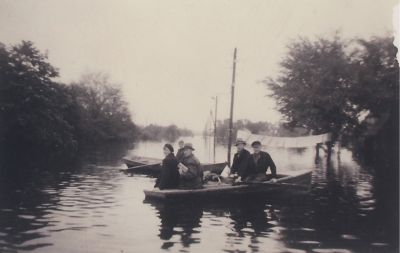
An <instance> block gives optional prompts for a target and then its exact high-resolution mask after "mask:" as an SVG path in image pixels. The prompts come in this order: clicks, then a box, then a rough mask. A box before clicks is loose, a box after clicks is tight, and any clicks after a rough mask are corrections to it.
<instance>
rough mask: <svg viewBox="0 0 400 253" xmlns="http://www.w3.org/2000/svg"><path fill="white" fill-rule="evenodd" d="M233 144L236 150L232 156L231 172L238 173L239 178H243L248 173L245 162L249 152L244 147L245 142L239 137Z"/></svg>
mask: <svg viewBox="0 0 400 253" xmlns="http://www.w3.org/2000/svg"><path fill="white" fill-rule="evenodd" d="M235 146H236V148H237V152H236V154H235V155H234V156H233V163H232V167H231V174H234V175H238V176H239V177H240V178H241V179H245V178H246V176H247V175H248V170H247V167H248V166H247V163H248V160H249V157H250V152H249V151H247V150H246V149H245V148H244V147H245V146H246V142H245V141H244V140H242V139H240V138H239V139H237V140H236V143H235Z"/></svg>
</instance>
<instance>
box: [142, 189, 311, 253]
mask: <svg viewBox="0 0 400 253" xmlns="http://www.w3.org/2000/svg"><path fill="white" fill-rule="evenodd" d="M266 197H267V198H265V197H264V198H263V197H257V198H248V197H243V196H241V197H238V198H237V199H229V200H225V201H205V200H202V201H196V202H194V201H184V202H177V201H168V202H166V201H164V202H157V201H149V200H145V201H144V203H146V204H148V205H151V206H153V207H154V208H155V209H156V211H157V215H158V218H159V219H160V223H159V224H160V225H159V238H160V239H161V240H162V245H161V248H162V249H171V248H173V247H178V248H179V247H183V248H190V247H193V246H194V245H195V244H200V243H202V244H203V245H204V243H207V244H210V245H214V244H218V243H220V244H221V250H224V251H226V252H231V251H232V252H236V250H237V248H238V247H239V248H240V247H242V248H243V249H248V247H249V248H252V249H253V250H255V251H256V249H258V248H259V247H260V244H261V243H263V242H262V240H260V239H262V238H264V239H268V237H271V239H272V238H274V237H275V235H274V234H275V233H276V232H277V231H278V230H276V229H274V227H276V228H279V226H277V224H278V221H279V219H280V218H279V214H278V213H277V212H276V210H275V208H274V204H271V203H273V202H277V203H279V202H282V201H288V198H289V199H292V197H289V196H288V195H280V196H270V195H267V196H266ZM298 197H299V196H297V198H298ZM302 197H306V195H303V194H302ZM289 201H290V200H289ZM278 212H279V211H278ZM223 217H225V219H226V220H223V219H222V218H223ZM203 223H204V224H203ZM218 227H225V229H226V228H228V230H229V232H226V236H225V237H224V238H223V240H222V241H220V242H215V241H207V242H204V241H203V242H202V241H201V240H210V237H211V240H213V239H215V240H216V241H218V240H221V239H222V238H221V235H220V234H219V236H218V237H216V238H212V236H208V237H207V238H204V234H205V233H204V232H207V233H210V234H211V235H212V234H213V233H214V232H218V229H217V228H218ZM213 230H215V231H213ZM271 235H272V236H271ZM217 238H218V239H217ZM247 240H248V241H249V245H245V244H243V243H246V241H247ZM270 242H272V241H270ZM272 244H276V242H273V243H272ZM279 244H280V246H279V247H277V249H278V248H280V249H282V245H281V243H279ZM174 249H175V248H174Z"/></svg>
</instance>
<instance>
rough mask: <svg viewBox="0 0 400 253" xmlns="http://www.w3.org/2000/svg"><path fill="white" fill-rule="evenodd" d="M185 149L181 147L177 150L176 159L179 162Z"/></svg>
mask: <svg viewBox="0 0 400 253" xmlns="http://www.w3.org/2000/svg"><path fill="white" fill-rule="evenodd" d="M183 150H184V148H180V149H178V152H176V159H177V160H178V162H180V161H182V158H183Z"/></svg>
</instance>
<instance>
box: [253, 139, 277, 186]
mask: <svg viewBox="0 0 400 253" xmlns="http://www.w3.org/2000/svg"><path fill="white" fill-rule="evenodd" d="M251 147H252V148H253V151H254V152H253V154H252V155H251V156H250V158H249V160H248V171H249V175H248V176H247V177H246V181H255V182H262V181H267V180H270V179H273V181H275V178H276V166H275V163H274V161H273V160H272V158H271V156H270V155H269V154H268V153H267V152H264V151H261V142H259V141H255V142H253V143H252V144H251ZM268 168H269V169H270V170H271V174H269V175H267V174H266V173H267V170H268Z"/></svg>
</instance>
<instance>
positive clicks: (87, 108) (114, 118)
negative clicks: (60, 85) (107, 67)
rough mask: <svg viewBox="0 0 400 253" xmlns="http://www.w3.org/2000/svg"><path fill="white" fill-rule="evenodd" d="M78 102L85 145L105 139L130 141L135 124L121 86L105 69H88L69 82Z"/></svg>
mask: <svg viewBox="0 0 400 253" xmlns="http://www.w3.org/2000/svg"><path fill="white" fill-rule="evenodd" d="M70 90H71V93H72V95H73V97H74V100H75V103H76V104H77V105H79V116H80V117H79V121H78V123H77V124H78V129H79V139H80V140H81V141H82V143H84V144H85V145H89V144H94V143H101V142H104V141H122V142H131V141H133V140H134V138H135V135H136V126H135V125H134V124H133V123H132V119H131V116H130V113H129V110H128V107H127V103H126V102H125V101H124V99H123V96H122V91H121V89H120V87H119V86H118V85H116V84H114V83H112V82H111V81H110V80H109V77H108V76H107V75H106V74H103V73H88V74H85V75H83V76H82V77H81V79H80V81H78V82H76V83H72V84H71V85H70Z"/></svg>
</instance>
